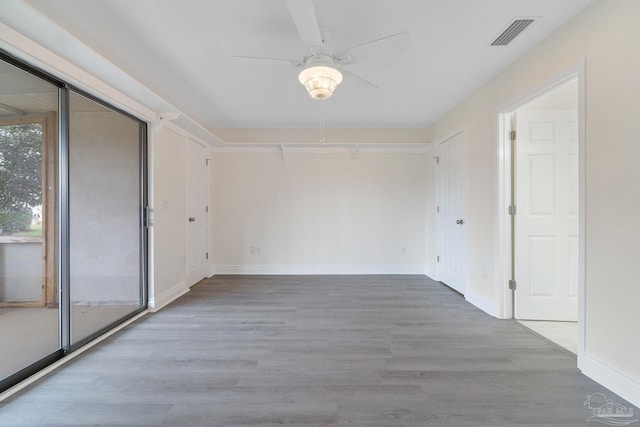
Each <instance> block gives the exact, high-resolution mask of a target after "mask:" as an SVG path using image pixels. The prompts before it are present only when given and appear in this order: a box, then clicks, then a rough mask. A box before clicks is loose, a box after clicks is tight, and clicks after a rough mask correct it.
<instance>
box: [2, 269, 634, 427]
mask: <svg viewBox="0 0 640 427" xmlns="http://www.w3.org/2000/svg"><path fill="white" fill-rule="evenodd" d="M596 392H600V393H603V394H605V395H606V396H607V397H608V398H610V399H614V400H616V401H617V402H619V403H620V404H623V405H626V406H629V404H628V403H627V402H625V401H624V400H623V399H621V398H619V397H618V396H616V395H614V394H613V393H611V392H610V391H608V390H606V389H604V388H603V387H601V386H599V385H598V384H596V383H595V382H593V381H591V380H589V379H588V378H586V377H585V376H583V375H582V374H580V373H579V371H578V370H577V369H576V360H575V357H572V356H571V355H570V354H568V353H567V352H566V351H564V350H562V349H560V348H558V347H556V346H555V345H553V344H551V343H549V342H548V341H546V340H544V339H542V338H540V337H538V336H537V335H535V334H533V333H531V332H529V331H528V330H526V329H524V328H522V327H521V326H520V325H519V324H517V322H515V321H509V320H497V319H494V318H492V317H490V316H489V315H487V314H486V313H483V312H482V311H480V310H478V309H477V308H475V307H473V306H472V305H470V304H468V303H467V302H466V301H465V300H464V299H463V298H462V297H461V296H460V295H459V294H457V293H455V292H453V291H451V290H450V289H449V288H447V287H445V286H443V285H441V284H439V283H437V282H434V281H432V280H430V279H428V278H426V277H424V276H304V277H299V276H286V277H283V276H215V277H213V278H211V279H207V280H204V281H202V282H200V283H199V284H197V285H196V286H194V287H193V288H192V290H191V292H189V293H188V294H187V295H185V296H184V297H182V298H180V299H179V300H178V301H176V302H174V303H173V304H171V305H170V306H168V307H167V308H165V309H163V310H162V311H160V312H158V313H155V314H149V315H147V316H144V317H143V318H142V319H140V320H139V321H137V322H135V323H133V324H132V325H130V326H128V327H127V328H125V329H123V330H122V331H120V332H119V333H117V334H115V335H113V336H111V337H110V338H108V339H106V340H105V341H103V342H102V343H100V344H98V345H96V346H95V347H94V348H92V349H90V350H88V351H87V352H85V353H84V354H81V355H80V356H78V357H76V358H75V359H73V360H71V361H70V362H69V363H67V364H66V365H64V366H63V367H61V368H60V369H58V370H56V371H55V372H53V373H52V374H51V375H49V376H47V377H45V378H44V379H42V380H40V381H39V382H37V383H36V384H34V385H32V386H30V387H29V388H27V389H26V390H25V391H23V392H20V393H18V394H17V395H15V396H13V397H11V398H9V399H8V400H6V401H4V402H2V403H0V425H2V426H33V425H38V426H54V425H55V426H63V425H104V426H107V425H109V426H113V425H121V426H125V425H126V426H214V427H217V426H219V427H223V426H224V427H232V426H235V427H240V426H253V427H256V426H258V427H268V426H276V425H277V426H298V427H304V426H307V427H311V426H316V427H318V426H372V427H373V426H375V427H400V426H402V427H417V426H458V427H464V426H514V425H528V426H532V425H545V426H563V427H567V426H585V425H589V424H591V423H587V421H586V419H587V418H588V417H589V416H591V415H592V414H591V411H590V410H589V409H588V408H587V407H585V406H584V405H583V403H584V401H585V399H586V397H587V395H589V394H592V393H596Z"/></svg>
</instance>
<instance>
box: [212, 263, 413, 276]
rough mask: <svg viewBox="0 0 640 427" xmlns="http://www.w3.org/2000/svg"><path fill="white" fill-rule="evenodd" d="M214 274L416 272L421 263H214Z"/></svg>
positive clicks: (411, 273) (368, 273)
mask: <svg viewBox="0 0 640 427" xmlns="http://www.w3.org/2000/svg"><path fill="white" fill-rule="evenodd" d="M214 271H215V274H248V275H256V274H259V275H311V274H321V275H324V274H367V275H370V274H403V275H405V274H410V275H413V274H416V275H424V266H423V265H216V266H215V267H214Z"/></svg>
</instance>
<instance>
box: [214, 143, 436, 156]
mask: <svg viewBox="0 0 640 427" xmlns="http://www.w3.org/2000/svg"><path fill="white" fill-rule="evenodd" d="M283 147H284V148H286V153H287V154H290V153H312V154H351V155H353V154H354V151H357V152H358V153H359V154H363V153H371V154H374V153H375V154H377V153H384V154H422V153H428V152H429V151H431V150H433V144H431V143H416V144H397V143H374V144H346V143H345V144H304V145H303V144H290V143H286V144H272V143H265V144H244V143H233V144H226V145H225V146H223V147H220V146H215V147H212V148H211V151H213V152H214V153H273V154H278V155H281V154H282V148H283Z"/></svg>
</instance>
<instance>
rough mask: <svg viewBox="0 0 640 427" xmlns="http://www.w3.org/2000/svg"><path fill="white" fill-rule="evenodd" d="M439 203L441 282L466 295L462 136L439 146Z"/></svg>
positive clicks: (438, 244) (438, 232) (439, 263)
mask: <svg viewBox="0 0 640 427" xmlns="http://www.w3.org/2000/svg"><path fill="white" fill-rule="evenodd" d="M436 202H437V208H436V210H437V211H436V226H437V231H436V240H437V256H438V263H437V266H438V267H437V268H438V280H440V281H441V282H443V283H445V284H447V285H448V286H450V287H451V288H453V289H455V290H456V291H458V292H460V293H462V294H464V293H465V290H466V283H467V225H466V220H467V218H466V209H467V203H466V202H467V186H466V163H465V147H464V134H463V133H459V134H458V135H456V136H454V137H452V138H450V139H448V140H446V141H444V142H441V143H440V144H438V164H437V167H436Z"/></svg>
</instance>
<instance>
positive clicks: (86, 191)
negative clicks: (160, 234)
mask: <svg viewBox="0 0 640 427" xmlns="http://www.w3.org/2000/svg"><path fill="white" fill-rule="evenodd" d="M71 100H72V102H75V101H78V102H79V100H80V95H77V94H75V93H72V94H71ZM72 105H73V104H72ZM90 106H92V105H90ZM72 108H73V107H72ZM139 135H140V129H139V124H138V122H136V121H133V120H131V119H130V118H128V117H126V116H123V115H121V114H119V113H115V112H71V116H70V125H69V163H70V165H69V210H70V222H71V224H70V230H69V234H70V267H71V269H70V274H71V300H72V302H74V303H79V304H125V303H126V304H132V305H136V306H137V304H138V303H139V300H140V234H139V228H140V226H139V219H138V218H139V217H138V212H139V209H140V200H139V197H140V192H139V176H140V164H139V161H140V160H139V156H138V153H139V150H140V147H139V139H140V137H139Z"/></svg>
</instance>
